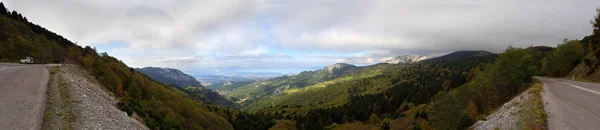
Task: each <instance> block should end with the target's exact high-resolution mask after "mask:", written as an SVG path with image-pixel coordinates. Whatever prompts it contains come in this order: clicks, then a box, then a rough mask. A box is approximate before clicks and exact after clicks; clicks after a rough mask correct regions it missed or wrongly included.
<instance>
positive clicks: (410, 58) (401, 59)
mask: <svg viewBox="0 0 600 130" xmlns="http://www.w3.org/2000/svg"><path fill="white" fill-rule="evenodd" d="M428 58H429V57H427V56H418V55H403V56H397V57H394V58H391V59H388V60H385V61H384V62H385V63H389V64H400V63H404V64H410V63H415V62H419V61H422V60H425V59H428Z"/></svg>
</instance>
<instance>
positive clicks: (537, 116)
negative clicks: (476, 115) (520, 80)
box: [471, 82, 547, 130]
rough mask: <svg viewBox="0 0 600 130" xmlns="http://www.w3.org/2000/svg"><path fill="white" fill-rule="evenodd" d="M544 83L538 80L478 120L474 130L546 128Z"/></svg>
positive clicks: (473, 127)
mask: <svg viewBox="0 0 600 130" xmlns="http://www.w3.org/2000/svg"><path fill="white" fill-rule="evenodd" d="M542 85H543V84H542V83H540V82H536V83H535V84H534V85H533V86H532V87H530V88H529V89H527V90H526V91H524V92H522V93H521V94H519V95H518V96H516V97H515V98H513V99H512V100H510V101H509V102H507V103H505V104H504V105H503V106H502V107H500V108H499V109H498V110H496V111H495V112H494V113H492V114H490V115H489V116H487V117H486V118H485V120H480V121H477V122H476V123H475V124H474V125H473V126H472V127H471V128H472V129H474V130H492V129H501V130H516V129H546V118H547V117H546V114H545V111H544V106H543V101H542V98H541V95H540V93H541V91H542V89H543V88H542Z"/></svg>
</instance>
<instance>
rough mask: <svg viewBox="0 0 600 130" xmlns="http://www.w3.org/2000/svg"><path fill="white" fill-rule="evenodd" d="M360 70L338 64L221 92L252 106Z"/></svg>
mask: <svg viewBox="0 0 600 130" xmlns="http://www.w3.org/2000/svg"><path fill="white" fill-rule="evenodd" d="M359 69H360V67H357V66H354V65H351V64H345V63H337V64H333V65H330V66H327V67H325V68H323V69H320V70H316V71H303V72H300V73H299V74H296V75H284V76H279V77H273V78H269V79H265V80H261V81H257V82H253V83H250V84H247V85H244V86H236V88H233V89H230V90H223V91H219V92H221V93H224V94H225V95H227V96H229V97H234V98H237V99H239V100H240V101H243V102H242V103H243V104H250V103H252V102H254V101H257V100H262V99H266V98H269V97H271V96H273V95H277V94H280V93H281V92H284V91H286V90H296V89H301V88H304V87H307V86H310V85H314V84H317V83H320V82H324V81H328V80H332V79H335V78H338V77H340V76H343V75H345V74H348V73H352V72H354V71H357V70H359Z"/></svg>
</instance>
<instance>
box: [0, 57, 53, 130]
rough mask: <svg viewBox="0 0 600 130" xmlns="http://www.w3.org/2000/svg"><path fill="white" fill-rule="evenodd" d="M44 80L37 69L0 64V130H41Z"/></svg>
mask: <svg viewBox="0 0 600 130" xmlns="http://www.w3.org/2000/svg"><path fill="white" fill-rule="evenodd" d="M48 78H49V72H48V70H47V69H45V68H44V67H43V66H41V65H20V64H3V63H0V129H7V130H8V129H10V130H39V129H41V126H42V117H43V113H44V108H45V106H46V90H47V87H46V86H47V84H48Z"/></svg>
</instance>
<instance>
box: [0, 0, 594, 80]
mask: <svg viewBox="0 0 600 130" xmlns="http://www.w3.org/2000/svg"><path fill="white" fill-rule="evenodd" d="M2 1H3V2H4V3H5V5H7V7H8V8H9V9H15V10H17V11H18V12H20V13H22V14H23V15H24V16H27V18H28V19H29V20H30V21H33V22H35V23H38V24H40V25H42V26H44V27H46V28H48V29H50V30H52V31H55V32H57V33H59V34H61V35H63V36H65V37H67V38H68V39H71V40H73V41H76V42H78V43H79V44H80V45H90V46H99V47H101V46H107V45H111V46H116V47H118V48H114V47H111V48H109V49H104V50H103V51H108V52H109V54H111V55H114V56H116V57H117V58H119V59H123V61H124V62H125V63H127V64H128V65H131V66H136V67H142V66H149V65H152V66H164V67H176V68H185V69H189V70H209V69H213V70H214V69H219V68H229V69H231V68H235V69H240V70H243V69H247V70H261V69H264V70H267V69H274V70H271V71H288V70H294V71H296V70H302V69H312V68H318V67H321V66H327V65H328V64H332V63H336V62H347V63H352V64H358V65H368V64H374V63H377V62H381V61H382V60H385V59H387V58H390V57H394V56H398V55H404V54H418V55H428V56H435V55H439V54H444V53H449V52H452V51H456V50H489V51H492V52H496V53H499V52H502V51H503V50H504V49H505V48H506V47H508V46H516V47H525V46H530V45H548V46H555V45H556V44H558V43H560V41H561V40H562V39H563V38H570V39H577V38H582V37H583V36H585V35H588V34H590V32H591V29H590V25H589V22H588V21H589V20H590V19H592V18H593V16H594V15H595V14H594V13H596V12H595V8H597V7H598V5H600V1H597V0H572V1H564V0H527V1H522V0H488V1H470V0H454V1H445V0H420V1H415V0H371V1H364V0H290V1H281V0H242V1H240V0H172V1H164V0H127V1H121V0H86V1H73V0H53V1H39V0H2ZM113 41H119V43H121V44H125V45H112V44H111V42H113ZM99 49H101V50H102V49H103V48H99ZM213 70H211V71H213Z"/></svg>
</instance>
